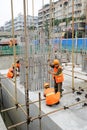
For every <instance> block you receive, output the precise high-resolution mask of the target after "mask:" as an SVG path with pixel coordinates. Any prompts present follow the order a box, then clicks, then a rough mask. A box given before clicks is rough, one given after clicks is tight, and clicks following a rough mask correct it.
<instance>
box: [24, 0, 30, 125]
mask: <svg viewBox="0 0 87 130" xmlns="http://www.w3.org/2000/svg"><path fill="white" fill-rule="evenodd" d="M23 7H24V35H25V52H26V53H25V59H26V67H25V68H26V79H25V85H24V86H25V102H26V112H27V125H28V120H29V88H28V68H29V66H28V49H27V27H26V0H23Z"/></svg>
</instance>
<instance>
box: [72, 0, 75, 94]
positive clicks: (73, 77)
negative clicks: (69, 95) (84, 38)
mask: <svg viewBox="0 0 87 130" xmlns="http://www.w3.org/2000/svg"><path fill="white" fill-rule="evenodd" d="M74 90H75V88H74V0H72V92H74Z"/></svg>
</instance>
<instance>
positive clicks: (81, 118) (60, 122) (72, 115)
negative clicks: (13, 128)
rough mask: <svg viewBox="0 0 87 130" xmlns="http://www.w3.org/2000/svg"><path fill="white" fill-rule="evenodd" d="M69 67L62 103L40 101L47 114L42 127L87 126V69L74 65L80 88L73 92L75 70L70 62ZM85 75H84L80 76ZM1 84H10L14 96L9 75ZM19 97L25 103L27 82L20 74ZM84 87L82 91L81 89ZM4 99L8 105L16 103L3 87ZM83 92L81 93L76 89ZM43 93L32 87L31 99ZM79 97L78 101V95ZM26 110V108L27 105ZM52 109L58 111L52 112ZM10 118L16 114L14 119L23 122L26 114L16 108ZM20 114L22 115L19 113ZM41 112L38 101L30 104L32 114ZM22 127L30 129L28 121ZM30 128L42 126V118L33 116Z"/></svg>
mask: <svg viewBox="0 0 87 130" xmlns="http://www.w3.org/2000/svg"><path fill="white" fill-rule="evenodd" d="M64 68H66V70H64V73H67V74H68V75H66V74H64V77H65V81H64V83H63V89H64V91H63V97H62V98H61V100H60V104H59V105H54V106H52V107H49V106H46V104H45V100H43V101H41V110H42V111H41V114H42V115H43V114H47V113H51V112H52V113H51V114H48V115H47V116H45V117H42V119H41V126H42V130H53V129H54V130H87V106H86V105H84V103H87V98H86V97H85V95H86V94H87V82H84V80H83V79H87V76H86V75H85V74H86V73H83V72H82V71H81V68H79V67H75V71H76V72H75V75H76V76H77V77H78V78H75V79H74V82H75V83H74V87H75V89H77V91H75V92H74V93H72V77H71V75H72V72H71V67H70V66H64ZM80 78H82V79H80ZM1 82H2V84H3V85H4V86H6V88H8V90H9V91H10V92H11V94H12V95H13V96H15V93H14V82H12V81H11V80H9V79H2V80H1ZM17 88H18V89H17V94H18V96H17V99H18V102H19V103H21V104H24V102H25V90H24V86H23V85H21V84H20V79H19V78H17ZM80 88H81V89H83V91H82V90H81V89H80ZM3 91H4V93H3V94H4V95H5V99H4V104H5V105H6V107H11V106H14V104H15V103H13V102H12V101H11V99H10V97H9V96H8V95H7V94H6V93H7V92H6V91H5V89H4V88H3ZM78 91H79V92H81V95H80V94H78V93H77V92H78ZM39 92H40V93H41V97H42V99H43V98H44V97H43V90H40V91H29V99H30V102H33V101H36V100H38V99H39V97H38V93H39ZM78 98H79V99H80V101H77V99H78ZM65 107H69V109H64V108H65ZM25 110H26V108H25ZM53 111H56V112H54V113H53ZM10 115H11V118H14V123H15V122H20V121H23V120H25V119H26V118H25V116H24V114H23V112H21V110H18V111H16V110H13V111H10ZM18 115H20V116H19V117H20V118H19V117H18ZM38 115H39V102H37V103H34V104H32V105H30V116H31V117H38ZM20 127H21V128H20V129H21V130H24V129H25V130H27V128H26V125H22V126H20ZM29 128H30V130H39V129H40V127H39V120H34V121H33V122H31V123H30V125H29Z"/></svg>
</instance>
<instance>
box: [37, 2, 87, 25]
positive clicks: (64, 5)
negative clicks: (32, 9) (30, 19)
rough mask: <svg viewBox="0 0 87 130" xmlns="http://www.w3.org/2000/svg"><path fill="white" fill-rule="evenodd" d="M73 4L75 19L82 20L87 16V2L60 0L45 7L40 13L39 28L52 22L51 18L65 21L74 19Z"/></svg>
mask: <svg viewBox="0 0 87 130" xmlns="http://www.w3.org/2000/svg"><path fill="white" fill-rule="evenodd" d="M72 4H74V18H80V17H81V16H83V15H86V4H87V0H74V3H72V0H58V1H56V2H52V4H47V5H44V6H43V8H42V9H40V10H39V11H38V20H39V21H38V24H39V25H38V26H39V27H42V25H44V24H43V23H44V22H46V20H47V21H49V20H50V18H51V19H52V18H55V19H64V18H70V17H72V6H73V5H72Z"/></svg>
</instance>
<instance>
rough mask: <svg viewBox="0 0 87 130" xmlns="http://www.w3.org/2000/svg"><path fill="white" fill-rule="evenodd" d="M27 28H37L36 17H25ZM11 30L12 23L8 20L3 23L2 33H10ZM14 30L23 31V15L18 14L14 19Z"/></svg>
mask: <svg viewBox="0 0 87 130" xmlns="http://www.w3.org/2000/svg"><path fill="white" fill-rule="evenodd" d="M27 26H28V27H32V26H35V27H36V28H38V17H37V16H34V17H33V16H30V15H28V16H27ZM11 29H12V21H11V20H9V21H7V22H6V23H5V25H4V31H11ZM14 30H15V31H22V30H24V15H22V14H19V15H18V16H17V17H16V18H15V19H14Z"/></svg>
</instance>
